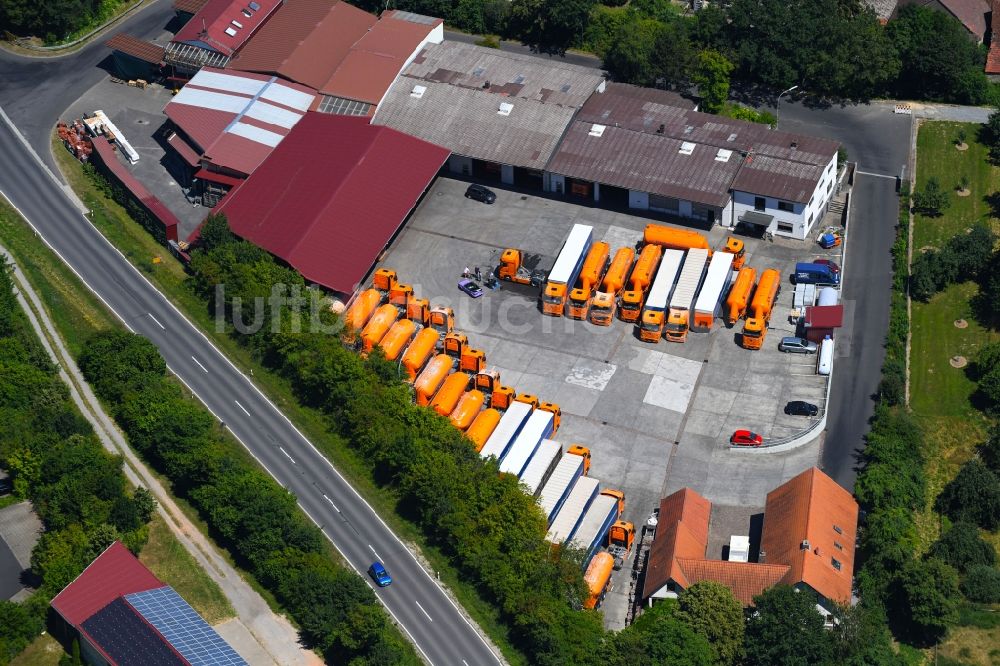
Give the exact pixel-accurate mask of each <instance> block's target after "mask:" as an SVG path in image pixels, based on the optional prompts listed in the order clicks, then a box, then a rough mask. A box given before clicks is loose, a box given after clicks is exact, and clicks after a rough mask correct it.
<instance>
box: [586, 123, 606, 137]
mask: <svg viewBox="0 0 1000 666" xmlns="http://www.w3.org/2000/svg"><path fill="white" fill-rule="evenodd" d="M606 129H608V126H607V125H598V124H596V123H595V124H593V125H591V126H590V132H588V133H587V135H588V136H601V135H603V134H604V130H606Z"/></svg>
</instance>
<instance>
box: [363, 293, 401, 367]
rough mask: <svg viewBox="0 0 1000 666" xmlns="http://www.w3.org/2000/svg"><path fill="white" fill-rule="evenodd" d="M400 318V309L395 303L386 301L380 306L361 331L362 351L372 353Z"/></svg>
mask: <svg viewBox="0 0 1000 666" xmlns="http://www.w3.org/2000/svg"><path fill="white" fill-rule="evenodd" d="M398 318H399V310H397V309H396V306H395V305H389V304H388V303H386V304H385V305H382V306H380V307H379V309H378V310H376V311H375V314H373V315H372V318H371V319H369V320H368V323H367V324H365V327H364V329H362V331H361V353H362V354H370V353H371V351H372V349H374V348H375V345H377V344H378V343H379V342H381V341H382V338H383V337H384V336H385V334H386V333H388V332H389V328H390V327H391V326H392V325H393V324H394V323H396V320H397V319H398Z"/></svg>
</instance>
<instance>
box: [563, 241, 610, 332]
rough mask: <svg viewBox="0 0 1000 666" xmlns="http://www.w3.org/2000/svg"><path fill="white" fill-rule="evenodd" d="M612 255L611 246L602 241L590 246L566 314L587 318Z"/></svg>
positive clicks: (570, 294) (570, 295)
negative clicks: (595, 290)
mask: <svg viewBox="0 0 1000 666" xmlns="http://www.w3.org/2000/svg"><path fill="white" fill-rule="evenodd" d="M610 255H611V246H610V245H608V244H607V243H605V242H603V241H601V242H598V243H594V244H593V245H591V246H590V252H588V253H587V259H586V260H585V261H584V262H583V268H582V269H581V270H580V275H579V277H577V279H576V287H575V288H574V289H573V291H571V292H569V305H568V306H567V307H566V316H567V317H570V318H571V319H586V318H587V310H588V308H590V299H591V297H592V296H593V295H594V289H595V288H596V287H597V285H598V284H600V282H601V278H602V277H603V276H604V272H605V271H606V270H607V269H608V257H609V256H610Z"/></svg>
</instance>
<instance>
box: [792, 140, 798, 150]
mask: <svg viewBox="0 0 1000 666" xmlns="http://www.w3.org/2000/svg"><path fill="white" fill-rule="evenodd" d="M798 147H799V144H798V143H797V142H796V141H792V150H795V149H796V148H798Z"/></svg>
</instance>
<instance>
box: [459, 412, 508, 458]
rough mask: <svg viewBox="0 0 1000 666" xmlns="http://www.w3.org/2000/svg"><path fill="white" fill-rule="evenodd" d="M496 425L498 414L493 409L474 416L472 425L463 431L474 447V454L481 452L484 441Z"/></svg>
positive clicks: (498, 420)
mask: <svg viewBox="0 0 1000 666" xmlns="http://www.w3.org/2000/svg"><path fill="white" fill-rule="evenodd" d="M498 423H500V412H498V411H497V410H495V409H493V408H490V409H484V410H483V411H481V412H479V413H478V414H476V418H475V419H474V420H473V421H472V425H470V426H469V428H468V429H467V430H466V431H465V436H466V437H468V438H469V439H471V440H472V443H473V444H475V445H476V453H479V452H480V451H482V450H483V446H485V445H486V440H488V439H489V438H490V435H492V434H493V431H494V430H495V429H496V427H497V424H498Z"/></svg>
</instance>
